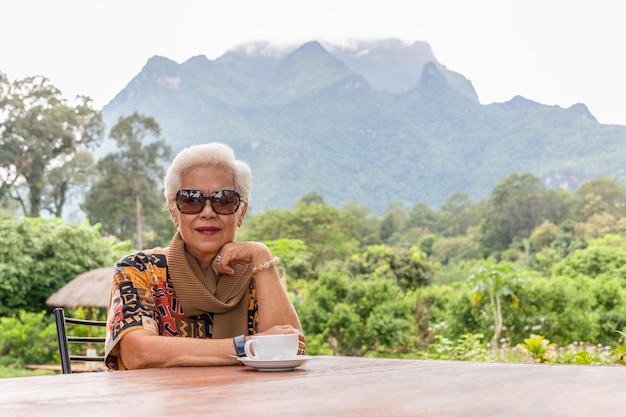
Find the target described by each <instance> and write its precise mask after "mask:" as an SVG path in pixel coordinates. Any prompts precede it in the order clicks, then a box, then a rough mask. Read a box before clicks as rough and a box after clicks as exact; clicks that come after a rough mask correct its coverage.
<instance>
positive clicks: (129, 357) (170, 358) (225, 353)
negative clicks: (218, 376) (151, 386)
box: [119, 329, 239, 369]
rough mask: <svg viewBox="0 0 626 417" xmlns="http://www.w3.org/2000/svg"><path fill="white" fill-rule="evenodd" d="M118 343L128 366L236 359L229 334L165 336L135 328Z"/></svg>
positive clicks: (210, 363) (209, 363)
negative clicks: (197, 337) (203, 336)
mask: <svg viewBox="0 0 626 417" xmlns="http://www.w3.org/2000/svg"><path fill="white" fill-rule="evenodd" d="M119 346H120V355H121V357H122V358H123V360H124V365H125V366H126V367H127V368H128V369H139V368H161V367H172V366H214V365H234V364H237V363H239V361H238V360H237V359H235V358H234V357H233V356H236V355H235V345H234V342H233V339H232V338H227V339H196V338H192V337H167V336H159V335H157V334H156V333H153V332H151V331H149V330H145V329H137V330H133V331H130V332H128V333H127V334H126V335H124V337H122V339H121V340H120V342H119ZM231 355H233V356H231Z"/></svg>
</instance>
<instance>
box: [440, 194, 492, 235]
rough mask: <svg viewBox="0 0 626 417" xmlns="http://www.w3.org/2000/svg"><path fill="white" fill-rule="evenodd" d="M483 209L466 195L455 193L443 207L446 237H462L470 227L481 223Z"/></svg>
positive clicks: (443, 228)
mask: <svg viewBox="0 0 626 417" xmlns="http://www.w3.org/2000/svg"><path fill="white" fill-rule="evenodd" d="M481 210H482V207H481V205H480V204H475V203H473V202H472V200H471V199H470V197H469V195H467V194H465V193H454V194H452V196H450V198H448V199H447V200H446V202H445V203H443V205H442V206H441V220H440V222H441V229H442V232H441V233H442V234H443V235H444V236H460V235H463V234H465V233H466V232H467V229H468V228H469V227H470V226H475V225H478V224H479V223H480V219H481V217H482V213H481Z"/></svg>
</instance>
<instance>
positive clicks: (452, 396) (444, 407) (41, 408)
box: [0, 357, 626, 417]
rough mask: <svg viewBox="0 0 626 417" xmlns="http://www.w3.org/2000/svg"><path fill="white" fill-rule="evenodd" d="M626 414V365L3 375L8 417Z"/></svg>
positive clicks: (0, 408)
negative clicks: (16, 376) (5, 376)
mask: <svg viewBox="0 0 626 417" xmlns="http://www.w3.org/2000/svg"><path fill="white" fill-rule="evenodd" d="M117 415H120V416H122V415H123V416H150V417H154V416H169V417H172V416H220V417H225V416H237V417H242V416H249V417H252V416H316V417H319V416H480V417H489V416H507V417H517V416H520V417H522V416H523V417H528V416H533V417H538V416H567V417H578V416H585V417H589V416H592V417H596V416H597V417H611V416H619V417H624V416H626V367H621V366H589V365H545V364H542V365H539V364H537V365H535V364H502V363H478V362H453V361H420V360H402V359H368V358H355V357H314V358H312V359H311V360H310V361H308V362H307V363H306V364H304V365H303V366H302V367H300V368H298V369H296V370H294V371H283V372H259V371H256V370H254V369H251V368H247V367H243V366H229V367H214V368H173V369H147V370H138V371H120V372H95V373H81V374H70V375H52V376H36V377H26V378H7V379H0V416H2V417H9V416H38V417H39V416H107V417H108V416H117Z"/></svg>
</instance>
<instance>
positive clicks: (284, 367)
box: [237, 355, 311, 371]
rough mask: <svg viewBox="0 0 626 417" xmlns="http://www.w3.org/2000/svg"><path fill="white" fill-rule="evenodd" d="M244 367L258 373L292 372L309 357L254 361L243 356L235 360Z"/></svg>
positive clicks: (309, 357)
mask: <svg viewBox="0 0 626 417" xmlns="http://www.w3.org/2000/svg"><path fill="white" fill-rule="evenodd" d="M237 359H238V360H240V361H241V362H242V363H243V364H244V365H246V366H249V367H251V368H255V369H256V370H258V371H293V370H294V369H295V368H297V367H298V366H300V365H302V364H303V363H305V362H306V361H308V360H309V359H311V356H306V355H300V356H297V357H295V358H291V359H271V360H270V359H254V358H248V357H247V356H244V357H242V358H237Z"/></svg>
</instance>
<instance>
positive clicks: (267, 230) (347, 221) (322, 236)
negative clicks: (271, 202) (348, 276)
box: [239, 201, 359, 267]
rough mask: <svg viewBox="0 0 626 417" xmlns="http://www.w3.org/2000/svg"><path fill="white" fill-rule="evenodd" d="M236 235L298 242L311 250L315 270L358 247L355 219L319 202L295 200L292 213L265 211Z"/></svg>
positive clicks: (250, 216)
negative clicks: (295, 240) (302, 242)
mask: <svg viewBox="0 0 626 417" xmlns="http://www.w3.org/2000/svg"><path fill="white" fill-rule="evenodd" d="M245 224H246V226H245V228H243V229H242V230H241V232H240V234H239V239H242V240H261V241H267V240H277V239H281V238H285V239H299V240H302V241H304V243H305V244H306V245H307V247H308V248H309V250H310V251H311V258H310V260H311V264H312V265H313V267H315V266H316V265H318V264H321V263H323V262H325V261H328V260H333V259H345V258H346V257H347V256H349V255H350V254H351V253H353V252H354V251H355V250H356V249H357V248H358V246H359V242H358V240H357V237H358V232H357V219H356V218H355V216H354V215H353V214H352V213H351V212H348V211H345V210H341V209H338V208H336V207H331V206H328V205H325V204H321V203H319V202H307V201H299V202H298V204H296V207H295V208H294V209H293V210H286V209H266V210H265V211H264V212H263V213H260V214H254V215H249V216H247V218H246V223H245Z"/></svg>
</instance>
